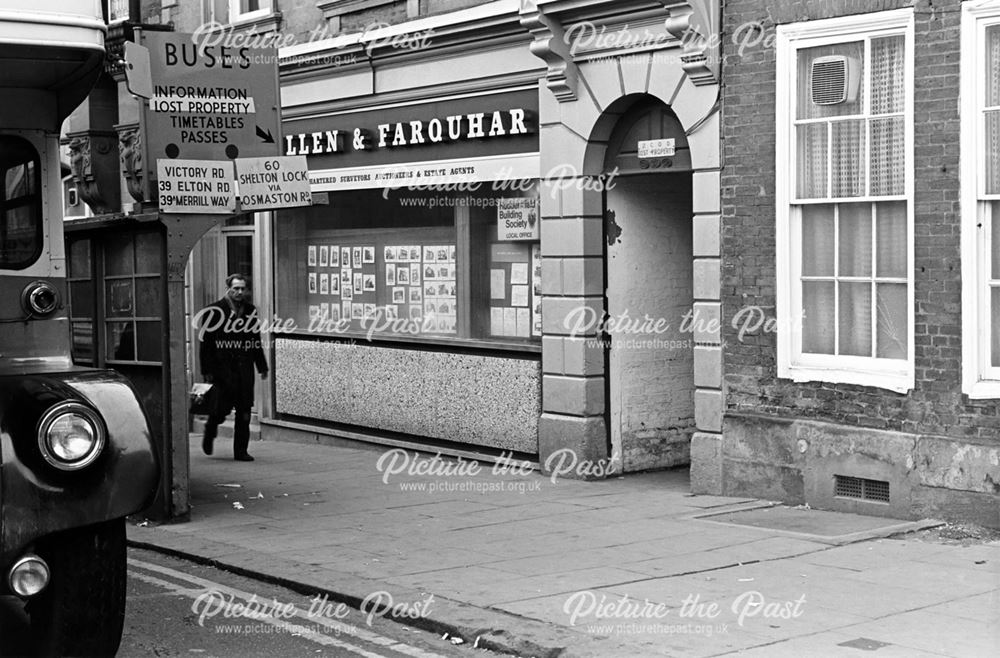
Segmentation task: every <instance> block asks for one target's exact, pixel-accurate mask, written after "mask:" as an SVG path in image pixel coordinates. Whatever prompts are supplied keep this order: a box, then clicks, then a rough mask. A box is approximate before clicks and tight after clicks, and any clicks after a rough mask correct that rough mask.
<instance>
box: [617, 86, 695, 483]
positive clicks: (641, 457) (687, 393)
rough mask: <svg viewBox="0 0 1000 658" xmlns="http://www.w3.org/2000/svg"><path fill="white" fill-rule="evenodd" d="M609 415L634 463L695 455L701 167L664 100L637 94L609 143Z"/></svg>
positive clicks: (644, 466) (620, 447) (626, 463)
mask: <svg viewBox="0 0 1000 658" xmlns="http://www.w3.org/2000/svg"><path fill="white" fill-rule="evenodd" d="M603 174H604V176H605V180H606V181H607V185H606V192H605V195H604V219H605V222H604V226H605V232H604V233H605V244H604V249H605V267H606V276H605V281H606V312H607V317H608V320H607V329H608V331H607V332H606V338H607V340H606V342H605V354H606V356H605V359H606V361H605V363H606V366H605V367H606V373H607V377H606V381H607V386H606V389H607V403H606V410H607V423H608V433H609V440H610V444H611V445H610V448H611V453H612V455H620V456H621V460H622V469H623V470H624V471H625V472H631V471H641V470H648V469H654V468H665V467H670V466H676V465H679V464H686V463H689V462H690V442H691V436H692V434H693V433H694V431H695V411H694V404H695V403H694V391H695V385H694V366H693V358H694V357H693V355H694V351H693V347H694V345H693V337H692V335H691V334H690V333H689V332H687V331H686V330H685V329H686V328H685V327H684V324H685V317H686V316H688V314H689V313H690V312H691V308H692V304H693V301H694V300H693V294H692V288H693V253H692V183H691V181H692V170H691V156H690V150H689V149H688V143H687V137H686V136H685V134H684V129H683V128H682V126H681V124H680V121H679V120H678V119H677V117H676V115H675V114H674V113H673V112H672V111H671V109H670V108H669V107H668V106H667V105H665V104H664V103H663V102H662V101H660V100H658V99H656V98H653V97H651V96H642V97H640V98H639V99H638V100H636V101H635V102H634V103H633V104H632V105H631V106H630V107H629V108H628V109H627V110H626V111H625V112H624V114H622V115H621V116H620V118H619V119H618V121H617V123H616V125H615V128H614V129H613V130H612V131H611V135H610V138H609V141H608V147H607V151H606V153H605V159H604V167H603Z"/></svg>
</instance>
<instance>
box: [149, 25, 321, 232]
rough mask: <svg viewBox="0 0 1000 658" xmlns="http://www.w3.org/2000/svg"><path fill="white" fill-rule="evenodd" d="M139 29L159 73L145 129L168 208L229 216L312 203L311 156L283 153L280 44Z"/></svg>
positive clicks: (154, 174) (153, 76) (151, 69)
mask: <svg viewBox="0 0 1000 658" xmlns="http://www.w3.org/2000/svg"><path fill="white" fill-rule="evenodd" d="M140 36H141V43H142V45H143V46H144V48H145V49H148V60H149V76H150V78H151V85H150V87H151V93H150V96H149V101H148V104H146V105H145V111H144V112H143V129H142V131H143V134H144V135H145V138H146V154H147V155H146V161H147V162H149V163H150V165H149V166H150V169H151V171H150V172H149V173H150V178H155V179H156V181H157V184H156V190H157V193H158V194H159V205H160V210H162V211H163V212H170V213H189V214H195V213H197V214H202V213H204V214H227V213H235V212H245V211H253V210H273V209H276V208H290V207H295V206H308V205H311V204H312V195H311V193H310V185H309V172H308V167H307V165H306V159H305V157H304V156H298V157H279V153H280V145H281V111H280V107H279V104H278V59H277V51H276V50H275V49H274V48H249V47H222V46H217V45H206V44H204V43H200V42H198V41H197V40H195V39H194V38H192V35H190V34H183V33H178V32H142V33H140ZM154 163H155V172H154V171H152V168H153V165H154ZM234 164H235V170H236V174H235V175H234Z"/></svg>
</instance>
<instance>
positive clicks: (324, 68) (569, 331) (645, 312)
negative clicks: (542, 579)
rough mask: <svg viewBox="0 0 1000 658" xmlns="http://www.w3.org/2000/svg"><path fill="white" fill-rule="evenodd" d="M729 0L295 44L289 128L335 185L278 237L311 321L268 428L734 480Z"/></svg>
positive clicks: (280, 359) (313, 166)
mask: <svg viewBox="0 0 1000 658" xmlns="http://www.w3.org/2000/svg"><path fill="white" fill-rule="evenodd" d="M612 4H613V6H612ZM718 14H719V11H718V5H717V4H716V3H712V2H706V3H686V2H679V3H664V4H663V5H659V6H651V5H650V4H649V3H641V2H627V3H597V4H595V5H594V6H588V7H581V6H579V4H578V3H573V2H567V1H562V0H552V1H549V2H537V3H529V2H524V3H513V2H510V3H508V2H496V3H490V4H488V5H486V6H484V7H481V8H476V9H474V10H473V9H470V10H466V11H461V12H456V13H454V14H449V15H446V16H441V17H436V18H428V19H426V20H424V21H416V22H413V23H412V24H406V25H400V26H395V27H393V28H391V29H389V28H387V29H386V30H385V31H384V33H382V32H376V33H371V34H366V35H363V36H362V37H359V38H358V39H354V38H353V37H351V38H347V37H345V38H344V39H343V40H340V41H338V40H336V39H335V40H331V41H329V42H317V43H312V44H308V45H303V46H301V47H296V48H290V49H287V50H283V51H282V56H283V57H285V58H286V61H287V64H283V65H282V72H281V84H282V105H283V114H284V124H283V127H284V135H283V145H284V151H285V153H286V154H288V155H304V156H306V158H307V162H308V166H309V173H310V179H311V182H312V189H313V192H314V197H316V198H321V197H322V196H323V195H325V197H326V201H325V203H322V204H315V205H313V206H312V207H309V208H303V209H297V210H294V211H281V212H278V213H276V215H275V217H274V218H273V220H272V221H271V222H270V223H269V224H267V230H266V233H267V235H266V236H263V237H264V240H265V242H264V243H265V244H269V245H270V248H268V249H267V250H265V253H264V254H263V257H264V259H265V260H266V261H268V262H265V263H264V270H265V271H266V272H270V273H273V281H271V282H270V284H269V285H268V286H267V290H268V294H269V295H271V297H272V298H271V299H268V300H265V301H266V304H265V305H264V307H265V308H268V309H270V310H272V311H273V312H274V315H275V316H276V318H278V319H280V320H281V321H282V322H289V321H290V322H291V323H292V325H293V326H294V329H292V330H287V329H281V330H280V331H276V332H274V333H273V334H272V341H271V342H272V346H273V358H274V373H275V377H274V379H273V384H272V386H273V392H272V395H271V396H270V398H269V400H268V401H267V404H266V405H265V407H268V405H270V406H269V408H265V414H264V417H263V418H262V425H263V429H262V433H263V434H264V437H265V438H280V439H290V440H301V439H303V438H305V439H307V440H315V439H316V438H319V437H324V436H330V437H342V438H348V439H359V440H365V441H373V442H377V443H382V444H386V445H401V446H410V447H415V448H420V447H424V448H429V449H432V450H440V451H442V452H446V453H449V454H472V455H475V456H477V457H484V458H489V455H491V454H492V455H498V454H502V453H504V452H509V451H512V452H514V453H516V454H517V455H518V456H519V457H521V458H525V459H531V460H537V462H538V463H539V465H540V466H541V467H542V468H543V470H546V471H550V472H558V473H559V474H560V475H564V476H567V477H581V478H599V477H606V476H608V475H611V474H614V473H621V472H634V471H642V470H651V469H659V468H669V467H673V466H678V465H684V464H687V463H689V462H693V466H692V469H693V475H697V481H698V482H699V483H703V482H706V481H709V482H713V483H714V482H715V481H716V480H714V479H713V472H712V470H711V467H712V464H713V463H714V462H713V461H712V459H711V455H712V454H714V452H715V451H716V450H717V449H718V441H719V437H720V431H721V409H722V386H721V382H722V358H721V354H722V351H721V340H720V331H719V326H720V321H721V304H720V302H719V295H720V292H719V291H720V271H721V268H720V259H719V247H718V245H719V162H720V160H719V153H720V151H719V137H720V133H719V126H720V124H719V116H718V112H717V110H718V103H717V100H718V94H719V85H718V70H717V67H718V60H717V55H716V54H715V53H714V52H713V50H712V47H711V44H713V43H715V42H714V41H713V40H712V39H711V38H710V37H711V36H712V35H713V34H714V32H715V30H716V29H717V25H718V22H717V21H718ZM431 32H433V38H432V39H429V40H424V41H421V42H420V43H421V44H422V45H421V48H420V49H417V50H407V49H404V48H398V47H395V48H394V47H393V46H392V45H391V44H392V43H397V42H398V41H399V40H400V39H403V38H404V37H406V38H410V37H412V38H413V39H411V42H415V37H416V36H417V35H419V34H430V33H431ZM591 33H594V34H605V35H614V37H615V38H614V39H613V40H612V41H613V42H612V41H608V40H606V39H602V40H597V39H590V38H587V35H590V34H591ZM581 35H582V37H581ZM692 35H694V36H698V38H697V39H695V38H692ZM577 37H581V38H577ZM352 49H353V50H352ZM354 54H356V55H357V57H356V59H353V60H352V59H350V57H351V56H353V55H354ZM345 61H352V62H354V63H353V64H349V65H343V64H342V65H340V66H330V64H329V63H330V62H341V63H342V62H345ZM713 486H714V484H707V485H699V487H701V488H704V489H705V490H711V489H712V488H713Z"/></svg>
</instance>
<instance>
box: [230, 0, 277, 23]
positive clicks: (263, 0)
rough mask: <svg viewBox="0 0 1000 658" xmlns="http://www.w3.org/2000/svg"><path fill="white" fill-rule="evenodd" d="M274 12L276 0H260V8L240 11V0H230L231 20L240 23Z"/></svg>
mask: <svg viewBox="0 0 1000 658" xmlns="http://www.w3.org/2000/svg"><path fill="white" fill-rule="evenodd" d="M273 13H274V0H260V9H255V10H254V11H248V12H244V13H240V0H229V22H230V23H239V22H242V21H252V20H254V19H257V18H263V17H265V16H270V15H271V14H273Z"/></svg>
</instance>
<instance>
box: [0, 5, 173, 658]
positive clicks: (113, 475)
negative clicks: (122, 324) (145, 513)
mask: <svg viewBox="0 0 1000 658" xmlns="http://www.w3.org/2000/svg"><path fill="white" fill-rule="evenodd" d="M105 31H106V27H105V24H104V20H103V17H102V11H101V2H100V0H46V1H45V2H39V1H38V0H5V1H4V2H3V3H2V6H0V595H4V596H17V597H20V599H22V600H23V601H25V610H26V611H27V613H28V615H29V618H30V622H31V629H32V633H33V643H34V645H35V647H36V648H37V650H38V653H39V654H40V655H113V654H114V653H115V651H117V648H118V645H119V642H120V639H121V631H122V621H123V619H124V604H125V516H127V515H128V514H132V513H134V512H137V511H139V510H141V509H142V508H144V507H145V506H146V505H147V504H148V502H149V500H150V497H151V496H152V494H153V492H154V490H155V486H156V482H157V478H158V469H157V464H156V457H155V452H154V449H153V445H152V441H151V436H150V430H149V423H148V421H147V419H146V416H145V414H144V412H143V409H142V407H141V405H140V404H139V401H138V399H137V397H136V395H135V392H134V390H133V389H132V387H131V385H130V384H129V383H128V382H127V381H126V380H125V379H124V378H122V377H120V376H119V375H117V374H116V373H114V372H112V371H107V370H94V369H87V368H80V367H75V366H74V365H73V363H72V361H71V358H70V347H71V344H70V331H69V321H68V312H67V308H66V306H65V300H66V294H65V293H66V282H65V277H66V271H65V258H64V248H63V217H62V210H63V200H62V184H61V167H60V156H59V134H60V127H61V124H62V122H63V120H64V119H66V117H67V116H68V115H69V114H70V113H71V112H72V111H73V110H74V109H75V108H76V107H77V106H78V105H79V104H80V102H81V101H83V100H84V98H85V97H86V95H87V93H88V92H89V91H90V89H91V87H92V86H93V84H94V82H95V81H96V80H97V78H98V76H99V75H100V74H101V71H102V69H103V67H104V60H105V52H104V36H105ZM2 643H3V638H0V645H2ZM0 649H2V647H0ZM0 653H2V651H0Z"/></svg>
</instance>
